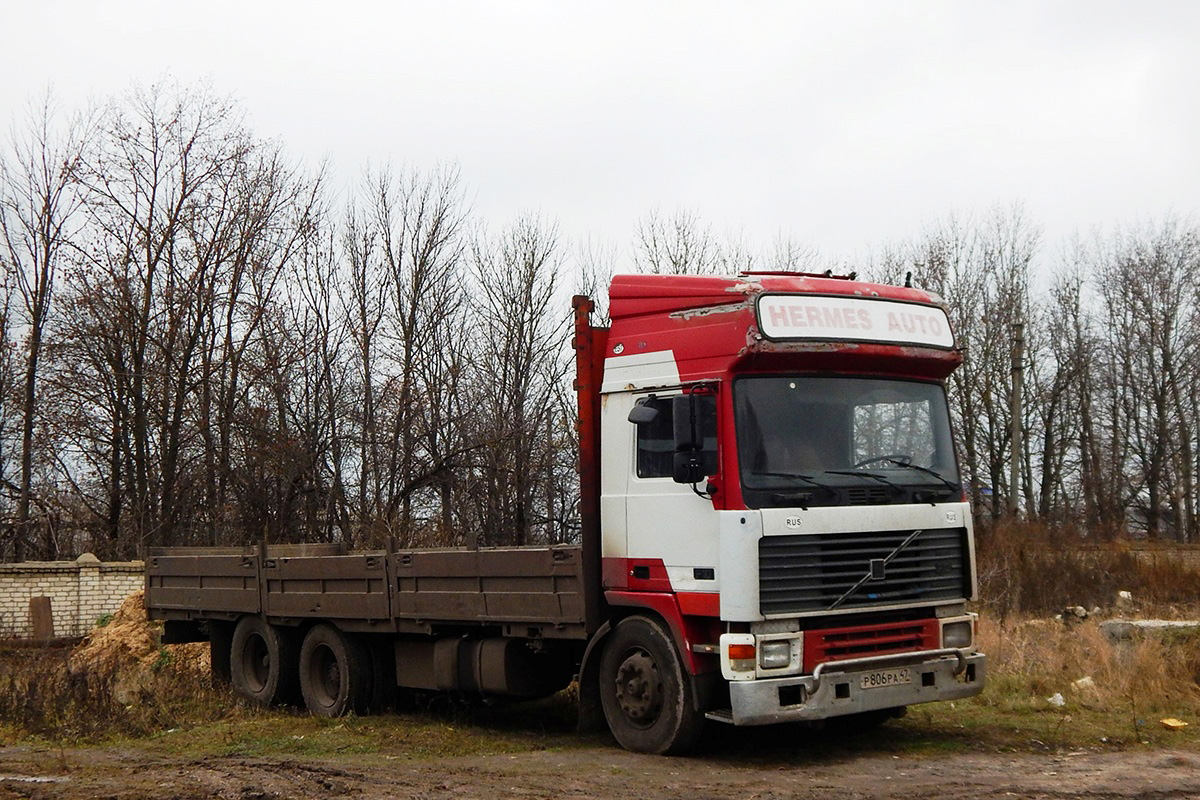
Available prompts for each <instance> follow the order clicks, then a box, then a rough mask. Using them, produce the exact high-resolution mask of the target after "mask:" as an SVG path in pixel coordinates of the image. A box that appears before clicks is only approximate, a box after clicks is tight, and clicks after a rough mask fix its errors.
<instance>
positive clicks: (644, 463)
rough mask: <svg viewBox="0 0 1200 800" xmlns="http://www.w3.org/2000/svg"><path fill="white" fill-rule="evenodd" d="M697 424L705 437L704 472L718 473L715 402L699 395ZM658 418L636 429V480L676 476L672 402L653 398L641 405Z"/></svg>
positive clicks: (713, 397) (668, 399)
mask: <svg viewBox="0 0 1200 800" xmlns="http://www.w3.org/2000/svg"><path fill="white" fill-rule="evenodd" d="M698 398H699V401H700V424H701V432H702V433H703V435H704V450H703V452H702V455H703V458H704V472H705V474H707V475H715V474H716V472H717V398H716V395H711V394H708V395H698ZM642 404H643V405H646V406H650V407H651V408H654V409H656V410H657V411H658V414H657V415H656V416H655V417H654V419H653V420H651V421H650V422H643V423H641V424H639V425H637V476H638V477H639V478H670V477H672V476H673V475H674V474H675V468H674V463H675V418H674V414H673V412H672V410H671V398H669V397H652V398H649V399H647V400H644V401H642Z"/></svg>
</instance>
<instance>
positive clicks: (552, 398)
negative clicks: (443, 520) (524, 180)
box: [471, 217, 571, 545]
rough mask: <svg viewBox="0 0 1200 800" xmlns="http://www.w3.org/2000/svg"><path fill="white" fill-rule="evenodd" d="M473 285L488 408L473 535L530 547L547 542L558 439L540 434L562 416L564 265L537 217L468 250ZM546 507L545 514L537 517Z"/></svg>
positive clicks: (565, 418) (551, 523)
mask: <svg viewBox="0 0 1200 800" xmlns="http://www.w3.org/2000/svg"><path fill="white" fill-rule="evenodd" d="M471 266H472V270H473V273H474V276H475V280H476V281H477V283H478V287H479V289H478V291H477V292H475V293H474V306H475V308H476V313H477V317H478V319H479V320H480V321H481V322H483V323H484V324H485V325H486V328H484V329H483V334H484V335H482V336H481V337H480V357H481V364H482V365H483V369H484V371H483V373H482V375H481V379H482V380H484V381H486V384H487V393H486V394H485V395H484V397H483V398H481V400H483V401H484V402H486V403H487V406H486V412H485V414H484V415H481V419H480V422H481V424H482V425H483V426H484V432H483V437H482V438H483V439H484V441H485V442H486V443H487V446H486V448H484V449H483V450H482V451H481V457H482V462H481V464H480V467H481V469H480V477H481V485H480V487H479V488H480V489H481V490H482V491H480V492H478V493H476V494H475V495H474V498H473V499H474V501H475V503H476V504H477V505H478V507H479V508H480V509H481V517H480V520H479V528H478V529H479V530H480V531H482V532H484V533H485V535H486V536H488V537H495V538H494V539H492V540H491V541H487V542H484V543H488V544H514V545H522V544H529V543H531V542H532V541H534V537H535V534H536V532H537V531H538V530H541V531H542V532H543V534H542V536H543V539H547V538H551V537H552V536H553V531H554V530H556V526H557V521H556V520H555V519H553V518H551V517H552V516H553V514H554V509H555V508H556V505H555V503H554V501H553V496H554V494H555V493H556V491H558V485H557V483H556V482H555V479H554V476H555V475H556V474H557V473H556V464H557V461H558V460H559V459H558V453H557V452H556V447H557V446H560V445H561V443H562V440H561V439H559V438H558V437H555V436H552V435H551V436H548V435H547V432H552V431H554V430H556V429H557V427H558V426H560V425H563V424H565V423H566V422H567V421H568V420H569V419H571V417H570V416H569V415H567V414H565V413H564V407H563V403H562V394H561V393H562V386H563V384H564V382H565V378H566V373H567V359H566V347H565V346H566V337H567V332H568V326H567V322H568V315H567V314H565V313H563V312H562V308H563V307H565V302H564V303H562V305H560V304H559V303H557V302H556V301H559V300H565V298H560V297H559V291H558V289H559V281H560V276H561V271H562V258H561V256H560V255H559V252H558V241H557V233H556V231H555V229H554V228H553V227H550V226H547V225H545V224H544V223H542V222H541V221H540V220H538V219H536V218H531V217H525V218H522V219H519V220H517V221H516V222H515V223H514V224H513V225H512V226H511V227H509V228H507V229H506V230H505V231H504V232H502V233H501V234H500V236H499V237H497V238H495V239H490V238H488V237H486V235H483V234H481V235H480V236H479V237H478V238H477V240H476V242H475V245H474V247H473V250H472V264H471ZM543 508H545V509H546V510H547V511H546V514H545V515H543V514H541V509H543Z"/></svg>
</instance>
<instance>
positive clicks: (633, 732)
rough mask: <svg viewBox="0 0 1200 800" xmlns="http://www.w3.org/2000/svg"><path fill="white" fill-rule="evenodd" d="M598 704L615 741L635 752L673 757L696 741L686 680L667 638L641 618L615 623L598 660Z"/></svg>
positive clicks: (697, 727) (697, 720)
mask: <svg viewBox="0 0 1200 800" xmlns="http://www.w3.org/2000/svg"><path fill="white" fill-rule="evenodd" d="M599 679H600V703H601V706H602V707H603V709H604V717H605V719H606V720H607V721H608V728H609V730H610V731H612V734H613V736H614V737H616V740H617V742H618V743H619V744H620V745H621V746H622V747H624V748H625V749H626V750H632V751H634V752H636V753H656V754H672V755H673V754H679V753H683V752H685V751H687V750H688V749H689V748H690V747H691V746H692V745H694V744H695V743H696V740H697V739H698V738H699V736H700V732H701V730H702V729H703V727H704V714H703V712H701V711H698V710H696V707H695V703H694V702H693V700H694V692H693V689H692V681H691V677H690V676H689V675H688V674H687V672H686V671H685V670H684V668H683V661H682V659H681V658H680V657H679V653H678V652H677V651H676V649H675V643H674V642H673V641H672V640H671V636H670V634H668V633H667V632H666V631H664V630H663V628H662V627H661V626H660V625H659V624H658V623H656V622H653V621H652V620H650V619H648V618H646V617H629V618H628V619H625V620H623V621H622V622H620V623H619V624H618V625H617V627H616V628H615V629H614V630H613V632H612V634H611V635H610V636H609V639H608V641H607V642H606V643H605V647H604V652H603V653H602V654H601V656H600V676H599Z"/></svg>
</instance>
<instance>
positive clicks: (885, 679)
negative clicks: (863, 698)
mask: <svg viewBox="0 0 1200 800" xmlns="http://www.w3.org/2000/svg"><path fill="white" fill-rule="evenodd" d="M905 683H912V673H911V672H909V671H908V669H906V668H901V669H881V670H879V671H878V672H868V673H867V674H866V675H863V676H862V681H861V686H862V688H863V689H878V688H880V687H881V686H901V685H903V684H905Z"/></svg>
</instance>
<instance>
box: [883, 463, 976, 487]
mask: <svg viewBox="0 0 1200 800" xmlns="http://www.w3.org/2000/svg"><path fill="white" fill-rule="evenodd" d="M884 460H885V461H887V462H888V463H889V464H895V465H896V466H897V467H907V468H908V469H915V470H917V471H918V472H924V473H925V474H926V475H932V476H933V477H935V478H937V479H938V480H939V481H941V482H942V483H943V484H945V486H946V488H947V489H949V490H950V491H952V492H957V491H958V490H959V489H961V488H962V484H960V483H954V482H953V481H949V480H946V478H945V477H943V476H942V474H941V473H940V472H938V471H937V470H933V469H930V468H929V467H922V466H921V465H920V464H911V463H909V462H907V461H900V460H898V459H895V458H888V459H884Z"/></svg>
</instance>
